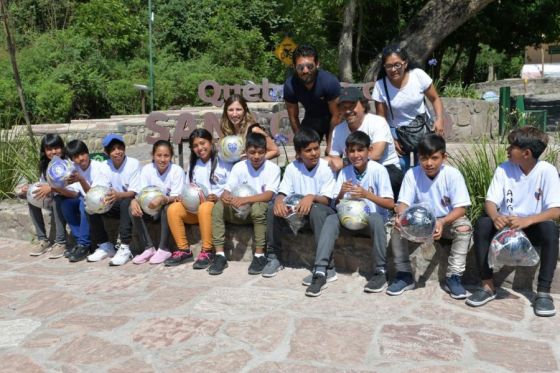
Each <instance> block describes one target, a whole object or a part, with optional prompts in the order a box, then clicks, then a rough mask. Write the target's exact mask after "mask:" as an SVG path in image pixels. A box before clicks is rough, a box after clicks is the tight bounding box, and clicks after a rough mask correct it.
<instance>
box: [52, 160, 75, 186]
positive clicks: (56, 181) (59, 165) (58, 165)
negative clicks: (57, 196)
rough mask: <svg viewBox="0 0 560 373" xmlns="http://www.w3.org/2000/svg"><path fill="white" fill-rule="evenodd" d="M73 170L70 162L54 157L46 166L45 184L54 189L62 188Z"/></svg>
mask: <svg viewBox="0 0 560 373" xmlns="http://www.w3.org/2000/svg"><path fill="white" fill-rule="evenodd" d="M74 170H75V168H74V163H73V162H72V161H70V160H68V159H61V158H59V157H58V156H54V157H53V159H51V161H50V162H49V165H48V166H47V172H46V175H47V182H48V183H49V184H50V185H51V186H53V187H55V188H62V187H64V186H65V185H66V182H67V180H68V178H69V177H70V175H71V174H72V172H74Z"/></svg>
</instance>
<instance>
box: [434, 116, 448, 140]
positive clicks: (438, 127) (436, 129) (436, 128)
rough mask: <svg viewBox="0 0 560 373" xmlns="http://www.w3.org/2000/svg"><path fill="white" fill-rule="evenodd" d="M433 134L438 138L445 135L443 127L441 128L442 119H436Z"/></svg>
mask: <svg viewBox="0 0 560 373" xmlns="http://www.w3.org/2000/svg"><path fill="white" fill-rule="evenodd" d="M434 132H435V133H436V134H438V135H440V136H443V135H445V131H444V127H443V118H439V117H438V118H437V119H436V121H435V122H434Z"/></svg>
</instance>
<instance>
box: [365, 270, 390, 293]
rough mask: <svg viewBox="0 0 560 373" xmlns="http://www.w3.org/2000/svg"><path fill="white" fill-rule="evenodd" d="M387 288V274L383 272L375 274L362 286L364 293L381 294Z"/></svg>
mask: <svg viewBox="0 0 560 373" xmlns="http://www.w3.org/2000/svg"><path fill="white" fill-rule="evenodd" d="M386 288H387V274H386V273H385V272H377V273H375V274H374V275H373V276H372V277H371V278H370V279H369V281H368V283H367V284H366V286H364V291H365V292H366V293H381V292H382V291H383V290H385V289H386Z"/></svg>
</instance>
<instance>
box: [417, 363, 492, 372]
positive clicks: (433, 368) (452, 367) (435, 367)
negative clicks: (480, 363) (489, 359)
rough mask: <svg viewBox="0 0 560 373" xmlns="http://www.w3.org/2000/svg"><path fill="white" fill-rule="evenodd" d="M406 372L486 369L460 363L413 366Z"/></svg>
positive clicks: (481, 370) (475, 370) (474, 370)
mask: <svg viewBox="0 0 560 373" xmlns="http://www.w3.org/2000/svg"><path fill="white" fill-rule="evenodd" d="M406 372H407V373H449V372H453V373H485V372H488V370H485V369H475V368H474V367H472V366H469V367H464V366H460V365H430V366H423V367H414V368H412V369H410V370H407V371H406Z"/></svg>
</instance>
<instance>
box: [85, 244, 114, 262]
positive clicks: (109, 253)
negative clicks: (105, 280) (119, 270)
mask: <svg viewBox="0 0 560 373" xmlns="http://www.w3.org/2000/svg"><path fill="white" fill-rule="evenodd" d="M113 256H115V248H114V247H113V244H112V243H110V242H105V243H102V244H101V245H99V247H98V248H97V250H95V251H94V252H93V254H91V255H89V256H88V257H87V261H88V262H99V261H100V260H103V259H105V258H109V257H111V258H112V257H113Z"/></svg>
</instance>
